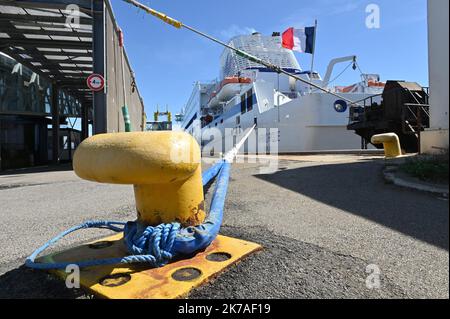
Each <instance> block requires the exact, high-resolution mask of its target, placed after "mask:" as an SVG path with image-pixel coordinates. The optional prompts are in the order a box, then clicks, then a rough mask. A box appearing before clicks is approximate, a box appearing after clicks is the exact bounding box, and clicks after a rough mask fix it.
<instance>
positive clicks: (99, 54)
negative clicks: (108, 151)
mask: <svg viewBox="0 0 450 319" xmlns="http://www.w3.org/2000/svg"><path fill="white" fill-rule="evenodd" d="M92 10H93V13H94V15H93V16H94V23H93V26H92V32H93V39H92V46H93V55H94V56H93V58H94V60H93V64H94V73H97V74H101V75H103V77H104V78H105V79H106V75H105V70H106V68H105V60H106V57H105V55H106V49H105V32H106V31H105V30H106V28H105V11H106V8H105V3H104V1H103V0H93V1H92ZM93 94H94V127H93V134H100V133H106V132H107V121H106V120H107V112H106V85H105V88H104V89H103V90H102V91H99V92H94V93H93Z"/></svg>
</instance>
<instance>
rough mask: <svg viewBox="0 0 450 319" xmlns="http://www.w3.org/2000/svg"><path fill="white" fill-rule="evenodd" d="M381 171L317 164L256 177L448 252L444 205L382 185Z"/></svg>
mask: <svg viewBox="0 0 450 319" xmlns="http://www.w3.org/2000/svg"><path fill="white" fill-rule="evenodd" d="M382 167H383V166H382V163H380V164H375V165H374V163H349V164H333V165H320V166H310V167H301V168H295V169H287V170H281V171H278V172H276V173H273V174H269V175H256V177H257V178H260V179H262V180H265V181H267V182H270V183H273V184H276V185H278V186H281V187H283V188H285V189H289V190H291V191H295V192H298V193H300V194H303V195H305V196H308V197H310V198H312V199H314V200H317V201H320V202H322V203H324V204H327V205H330V206H334V207H337V208H339V209H341V210H345V211H347V212H349V213H352V214H354V215H358V216H360V217H363V218H366V219H369V220H372V221H374V222H376V223H378V224H382V225H384V226H386V227H389V228H391V229H394V230H396V231H399V232H401V233H403V234H406V235H408V236H411V237H414V238H416V239H419V240H422V241H425V242H427V243H429V244H432V245H435V246H437V247H440V248H443V249H446V250H448V249H449V237H448V232H449V211H448V201H445V200H440V199H438V198H436V197H434V196H432V195H428V194H425V193H420V192H416V191H412V190H407V189H402V188H399V187H397V186H393V185H387V184H386V183H385V182H384V180H383V179H382V178H381V172H382Z"/></svg>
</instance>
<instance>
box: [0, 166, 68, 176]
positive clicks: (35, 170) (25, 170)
mask: <svg viewBox="0 0 450 319" xmlns="http://www.w3.org/2000/svg"><path fill="white" fill-rule="evenodd" d="M71 170H73V168H72V163H62V164H59V165H48V166H38V167H28V168H19V169H10V170H6V171H0V176H11V175H12V176H16V175H23V174H33V173H45V172H61V171H71Z"/></svg>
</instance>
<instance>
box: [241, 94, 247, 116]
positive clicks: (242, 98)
mask: <svg viewBox="0 0 450 319" xmlns="http://www.w3.org/2000/svg"><path fill="white" fill-rule="evenodd" d="M245 112H246V106H245V94H244V95H241V114H244V113H245Z"/></svg>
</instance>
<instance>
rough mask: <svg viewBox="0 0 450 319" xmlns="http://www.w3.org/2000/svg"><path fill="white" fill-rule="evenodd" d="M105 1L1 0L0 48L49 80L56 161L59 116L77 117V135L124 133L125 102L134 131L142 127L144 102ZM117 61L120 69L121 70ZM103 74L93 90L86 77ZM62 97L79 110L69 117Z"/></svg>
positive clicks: (110, 10)
mask: <svg viewBox="0 0 450 319" xmlns="http://www.w3.org/2000/svg"><path fill="white" fill-rule="evenodd" d="M119 30H120V28H119V26H118V25H117V22H116V20H115V18H114V14H113V10H112V7H111V3H110V1H109V0H0V51H1V52H3V53H5V54H6V55H8V56H10V57H12V58H13V59H15V60H16V61H17V62H18V63H20V64H22V65H24V66H26V67H27V68H29V69H30V70H32V71H33V72H35V73H36V74H37V75H39V76H40V77H43V78H45V79H46V80H48V81H49V82H50V83H51V101H50V104H51V109H52V112H51V117H52V140H53V142H52V145H53V152H52V153H53V162H55V163H57V162H58V161H59V158H58V154H59V150H58V148H59V144H58V138H59V137H60V134H59V129H60V128H59V125H60V122H61V119H64V118H65V117H68V116H69V117H70V116H73V115H74V114H75V117H81V132H82V139H83V138H86V137H87V136H88V134H89V123H92V132H93V134H99V133H106V132H119V131H123V127H122V126H123V124H122V123H123V120H122V113H121V107H122V106H123V104H121V103H124V102H123V101H128V104H129V105H128V106H129V108H130V117H131V120H132V122H133V123H132V125H133V127H134V129H135V130H143V129H144V128H145V111H144V104H143V100H142V98H141V96H140V94H139V90H138V88H137V86H136V83H135V78H134V72H133V70H132V68H131V65H130V63H129V60H128V57H127V55H126V53H125V51H124V52H123V54H122V51H121V50H120V47H119V44H118V43H119V42H120V40H119V37H120V36H119V34H120V32H119ZM121 59H123V60H124V62H125V67H124V68H120V67H118V65H120V61H121ZM92 73H98V74H101V75H103V76H104V78H105V80H106V85H105V87H104V89H102V90H100V91H95V92H92V91H91V90H90V89H89V88H88V87H87V83H86V81H87V78H88V77H89V75H91V74H92ZM61 92H64V94H63V96H64V97H66V96H69V97H71V98H72V99H76V103H75V104H76V105H79V108H80V112H76V113H72V115H68V114H67V113H66V112H65V111H64V110H65V109H64V108H62V106H61V105H62V104H63V103H62V100H61V97H60V96H61Z"/></svg>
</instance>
